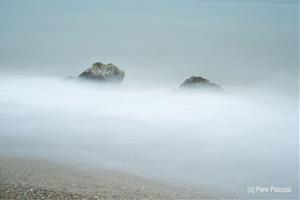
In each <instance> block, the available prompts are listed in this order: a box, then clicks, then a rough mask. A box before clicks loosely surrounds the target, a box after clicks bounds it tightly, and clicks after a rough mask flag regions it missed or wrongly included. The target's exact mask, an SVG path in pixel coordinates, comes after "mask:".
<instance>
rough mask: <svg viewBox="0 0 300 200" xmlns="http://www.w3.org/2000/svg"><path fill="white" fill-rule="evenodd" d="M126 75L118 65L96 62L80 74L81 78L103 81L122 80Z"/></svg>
mask: <svg viewBox="0 0 300 200" xmlns="http://www.w3.org/2000/svg"><path fill="white" fill-rule="evenodd" d="M124 77H125V72H124V71H123V70H121V69H119V68H118V67H117V66H116V65H114V64H112V63H109V64H106V65H105V64H102V63H100V62H96V63H94V64H93V66H92V67H90V68H88V69H86V70H85V71H84V72H82V73H81V74H80V75H79V78H81V79H86V80H95V81H103V82H121V81H122V80H123V79H124Z"/></svg>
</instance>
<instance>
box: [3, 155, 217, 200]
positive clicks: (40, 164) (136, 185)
mask: <svg viewBox="0 0 300 200" xmlns="http://www.w3.org/2000/svg"><path fill="white" fill-rule="evenodd" d="M212 197H213V195H211V196H210V195H207V194H203V193H200V192H197V191H193V190H190V189H187V188H183V187H176V186H171V185H168V184H165V183H160V182H158V181H155V180H148V179H144V178H141V177H138V176H134V175H129V174H126V173H122V172H116V171H110V170H106V169H97V170H79V169H77V168H73V167H70V166H65V165H61V164H58V163H55V162H50V161H46V160H39V159H27V158H20V157H7V156H0V199H24V198H25V199H43V198H45V199H203V198H204V199H207V198H212Z"/></svg>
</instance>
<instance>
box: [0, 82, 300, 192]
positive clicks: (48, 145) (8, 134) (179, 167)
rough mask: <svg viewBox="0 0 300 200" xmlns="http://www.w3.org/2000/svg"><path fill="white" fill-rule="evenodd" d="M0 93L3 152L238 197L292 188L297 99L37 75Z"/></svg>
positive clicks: (4, 87) (0, 146)
mask: <svg viewBox="0 0 300 200" xmlns="http://www.w3.org/2000/svg"><path fill="white" fill-rule="evenodd" d="M0 97H1V98H0V99H1V100H0V105H1V109H0V110H1V111H0V118H1V120H0V126H1V134H0V151H1V153H4V154H13V155H23V156H34V157H41V158H46V159H53V160H56V161H57V160H58V161H67V162H69V161H74V162H75V163H78V162H79V163H85V164H88V165H89V166H90V167H95V166H99V167H108V168H113V169H118V170H122V171H127V172H131V173H135V174H139V175H142V176H146V177H151V178H158V179H160V180H167V181H171V182H175V183H182V182H184V183H186V184H194V185H200V186H211V187H213V188H221V189H222V190H225V191H227V192H229V191H231V192H235V193H241V194H245V189H246V187H247V186H251V185H280V186H289V185H292V186H293V190H294V191H296V190H297V179H298V177H297V175H298V170H299V168H298V148H299V146H298V110H297V103H298V100H297V99H293V98H288V97H282V96H275V95H273V96H269V95H266V96H253V95H252V96H251V97H249V96H239V95H236V94H199V93H186V92H179V91H177V90H171V89H170V88H147V89H144V88H142V87H135V88H132V87H129V86H116V87H110V86H99V85H97V84H90V83H82V82H63V81H62V80H60V79H54V78H45V77H18V79H15V78H11V77H6V78H5V77H2V78H1V81H0ZM289 195H291V194H289ZM294 195H295V194H294Z"/></svg>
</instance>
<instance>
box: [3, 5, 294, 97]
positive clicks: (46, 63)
mask: <svg viewBox="0 0 300 200" xmlns="http://www.w3.org/2000/svg"><path fill="white" fill-rule="evenodd" d="M297 2H298V1H297V0H185V1H183V0H181V1H179V0H172V1H171V0H149V1H148V0H144V1H143V0H122V1H121V0H120V1H117V0H109V1H100V0H99V1H96V0H77V1H66V0H63V1H62V0H51V1H50V0H44V1H42V0H27V1H21V0H20V1H16V0H1V2H0V70H1V72H2V73H4V72H5V73H12V72H13V73H15V72H18V73H25V74H35V75H37V74H38V75H45V76H48V75H51V76H62V77H64V76H68V75H77V74H79V73H80V72H82V71H83V70H84V69H85V68H87V67H88V66H89V65H91V64H92V63H93V62H96V61H101V62H104V63H108V62H112V63H114V64H116V65H118V66H120V67H121V68H122V69H124V70H125V71H126V72H127V80H133V79H135V80H143V81H146V82H147V81H152V80H156V81H157V82H158V83H160V82H161V83H162V84H163V83H164V82H168V83H172V84H179V83H180V82H182V81H183V80H184V79H185V78H188V77H189V76H191V75H202V76H204V77H207V78H208V79H210V80H212V81H214V82H217V83H220V84H222V85H225V86H230V85H239V86H243V85H247V86H248V85H256V84H258V85H260V84H269V85H272V86H274V88H280V90H289V91H290V92H295V91H297V87H298V82H297V80H298V57H299V51H298V28H299V27H298V14H299V13H298V3H297Z"/></svg>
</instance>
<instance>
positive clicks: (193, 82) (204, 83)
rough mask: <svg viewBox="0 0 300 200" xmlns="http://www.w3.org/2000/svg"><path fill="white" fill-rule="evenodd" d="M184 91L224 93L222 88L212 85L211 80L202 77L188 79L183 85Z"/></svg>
mask: <svg viewBox="0 0 300 200" xmlns="http://www.w3.org/2000/svg"><path fill="white" fill-rule="evenodd" d="M180 88H182V89H202V90H203V89H206V90H214V91H223V89H222V87H221V86H219V85H217V84H215V83H211V82H210V81H209V80H207V79H205V78H203V77H201V76H192V77H190V78H188V79H186V80H185V81H184V82H183V83H182V84H181V85H180Z"/></svg>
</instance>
